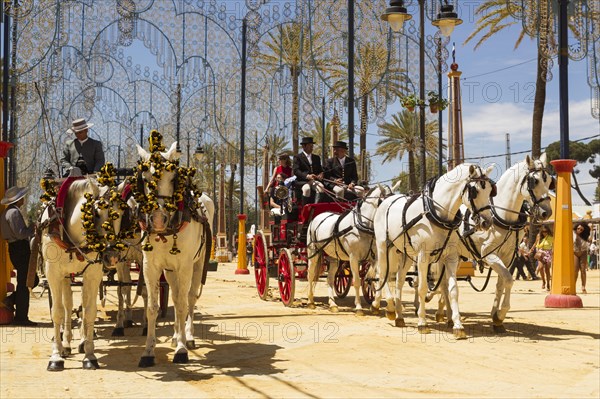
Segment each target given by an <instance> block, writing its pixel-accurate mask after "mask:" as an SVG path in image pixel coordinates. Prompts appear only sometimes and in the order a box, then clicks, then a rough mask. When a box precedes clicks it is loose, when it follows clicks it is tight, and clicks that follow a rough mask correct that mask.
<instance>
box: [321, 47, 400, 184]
mask: <svg viewBox="0 0 600 399" xmlns="http://www.w3.org/2000/svg"><path fill="white" fill-rule="evenodd" d="M388 64H389V63H388V51H387V49H386V48H385V47H382V46H381V45H377V44H376V43H367V44H365V45H362V46H360V47H359V48H358V54H357V57H356V61H355V70H356V82H357V91H358V96H359V98H360V101H359V103H360V140H359V143H360V144H359V151H360V157H361V158H365V155H366V154H365V152H366V149H367V127H368V126H367V125H368V120H369V104H370V103H374V102H375V96H376V94H378V91H379V92H381V91H382V90H383V92H384V94H385V96H386V98H390V97H392V98H400V97H402V96H403V95H404V94H405V92H406V91H407V87H406V79H405V74H403V73H402V70H401V69H399V68H397V67H391V66H390V65H388ZM388 67H389V68H388ZM384 75H385V79H382V76H384ZM331 77H332V79H333V80H334V82H335V83H334V84H333V87H332V89H333V91H334V93H335V94H336V95H337V96H339V97H342V98H347V97H348V63H347V61H344V60H340V61H338V62H336V63H334V68H333V70H332V72H331ZM361 164H362V163H361ZM365 174H367V173H366V170H365V167H364V165H362V166H361V177H362V178H366V176H364V175H365Z"/></svg>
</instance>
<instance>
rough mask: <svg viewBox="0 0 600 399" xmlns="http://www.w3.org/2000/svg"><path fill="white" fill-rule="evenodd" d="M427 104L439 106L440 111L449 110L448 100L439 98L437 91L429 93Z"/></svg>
mask: <svg viewBox="0 0 600 399" xmlns="http://www.w3.org/2000/svg"><path fill="white" fill-rule="evenodd" d="M427 102H428V103H429V105H437V107H438V109H439V110H440V111H443V110H445V109H446V108H448V100H446V99H445V98H442V97H440V96H438V94H437V93H436V92H435V91H430V92H429V93H427Z"/></svg>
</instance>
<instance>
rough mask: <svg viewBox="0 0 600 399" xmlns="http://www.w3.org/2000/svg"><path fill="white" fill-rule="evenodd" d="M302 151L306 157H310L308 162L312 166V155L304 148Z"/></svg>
mask: <svg viewBox="0 0 600 399" xmlns="http://www.w3.org/2000/svg"><path fill="white" fill-rule="evenodd" d="M302 153H303V154H304V155H306V159H308V164H309V165H310V166H312V156H311V155H310V154H307V153H306V151H304V150H302Z"/></svg>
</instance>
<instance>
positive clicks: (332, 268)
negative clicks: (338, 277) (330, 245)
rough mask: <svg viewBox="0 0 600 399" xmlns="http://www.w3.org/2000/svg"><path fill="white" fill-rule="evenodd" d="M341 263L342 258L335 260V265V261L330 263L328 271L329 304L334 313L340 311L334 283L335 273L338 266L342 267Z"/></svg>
mask: <svg viewBox="0 0 600 399" xmlns="http://www.w3.org/2000/svg"><path fill="white" fill-rule="evenodd" d="M341 264H342V261H341V260H340V259H338V260H337V261H336V262H335V266H333V262H332V264H330V265H329V270H328V271H327V291H328V293H329V299H328V305H329V311H330V312H333V313H337V312H339V309H338V306H337V303H335V288H334V284H335V274H336V273H337V271H338V268H339V267H340V265H341Z"/></svg>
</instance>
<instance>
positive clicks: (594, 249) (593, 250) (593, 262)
mask: <svg viewBox="0 0 600 399" xmlns="http://www.w3.org/2000/svg"><path fill="white" fill-rule="evenodd" d="M590 241H591V244H590V251H589V252H590V261H589V265H590V269H592V270H593V269H597V268H598V249H599V248H598V228H597V225H593V227H592V234H591V237H590Z"/></svg>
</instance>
